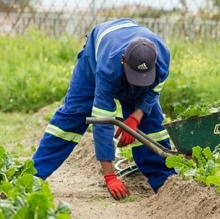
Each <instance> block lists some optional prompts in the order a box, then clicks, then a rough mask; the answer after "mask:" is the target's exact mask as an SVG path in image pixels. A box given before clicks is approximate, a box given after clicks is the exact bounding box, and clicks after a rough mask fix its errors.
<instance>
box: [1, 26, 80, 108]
mask: <svg viewBox="0 0 220 219" xmlns="http://www.w3.org/2000/svg"><path fill="white" fill-rule="evenodd" d="M79 48H80V43H79V41H76V40H74V39H73V38H71V37H68V36H63V37H62V38H61V39H59V40H58V39H54V38H50V37H48V36H46V35H45V34H44V33H41V32H39V31H37V30H35V29H29V30H28V31H27V33H25V35H24V36H16V37H12V36H11V37H8V36H1V37H0V51H1V53H0V66H1V68H0V95H1V98H0V111H4V112H12V111H20V112H33V111H37V110H38V109H39V108H41V107H43V106H45V105H48V104H50V103H53V102H54V101H56V100H61V99H62V97H63V96H64V94H65V92H66V89H67V86H68V84H69V78H70V75H71V72H72V68H73V66H74V63H75V61H76V55H77V52H78V51H79Z"/></svg>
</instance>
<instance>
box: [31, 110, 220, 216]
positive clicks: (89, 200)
mask: <svg viewBox="0 0 220 219" xmlns="http://www.w3.org/2000/svg"><path fill="white" fill-rule="evenodd" d="M47 113H48V109H47V108H44V109H42V110H41V111H40V112H38V113H37V114H35V115H34V118H35V119H37V120H38V122H39V123H40V124H41V127H43V128H42V130H38V133H37V134H36V135H35V134H34V135H32V141H35V142H36V141H39V138H40V135H42V132H43V129H44V128H45V127H46V124H47V122H46V121H45V120H44V119H43V118H44V116H45V114H47ZM123 180H124V181H125V183H126V185H127V187H128V189H129V191H130V193H131V198H129V199H127V200H126V201H120V202H118V201H115V200H113V199H112V198H111V196H110V195H109V193H108V191H107V189H106V187H105V186H104V183H103V178H102V175H101V169H100V166H99V163H98V162H97V161H96V159H95V154H94V148H93V143H92V135H91V134H89V133H87V134H86V135H85V136H84V137H83V139H82V141H81V142H80V144H79V145H78V146H77V147H76V148H75V149H74V151H73V153H72V154H71V155H70V157H69V158H68V159H67V160H66V161H65V162H64V163H63V165H62V166H61V167H60V168H59V169H58V170H57V171H56V172H55V173H54V174H53V175H52V176H50V177H49V179H48V181H49V183H50V186H51V188H52V191H53V192H54V194H55V199H56V202H58V201H60V200H63V201H66V202H68V203H69V204H70V206H71V209H72V216H73V218H75V219H104V218H105V219H115V218H117V219H134V218H135V219H136V218H137V219H145V218H146V219H148V218H149V219H161V218H169V219H177V218H178V219H188V218H189V219H194V218H195V219H197V218H198V219H209V218H213V219H217V218H220V195H217V194H216V193H215V192H214V191H213V189H212V188H208V187H204V186H202V185H200V184H198V183H196V182H193V181H185V180H183V179H181V178H180V177H178V176H175V177H171V178H170V179H169V180H167V182H166V183H165V185H164V186H163V187H162V188H161V189H160V190H159V192H158V194H154V193H153V192H152V190H151V189H150V187H149V185H147V182H146V179H145V178H144V177H143V176H142V175H141V174H139V173H136V174H134V175H131V176H128V177H125V178H124V179H123Z"/></svg>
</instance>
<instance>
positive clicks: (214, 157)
mask: <svg viewBox="0 0 220 219" xmlns="http://www.w3.org/2000/svg"><path fill="white" fill-rule="evenodd" d="M166 165H167V167H168V168H174V169H175V170H176V171H177V173H179V174H180V175H181V176H183V177H185V178H193V179H195V180H196V181H197V182H201V183H203V184H205V185H213V186H215V188H216V191H217V192H220V145H218V146H216V148H215V150H214V151H213V152H212V151H211V150H210V148H209V147H206V148H205V149H202V148H200V147H199V146H196V147H193V149H192V159H186V158H185V157H184V155H177V156H170V157H167V158H166Z"/></svg>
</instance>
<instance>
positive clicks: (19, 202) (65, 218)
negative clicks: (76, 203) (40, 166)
mask: <svg viewBox="0 0 220 219" xmlns="http://www.w3.org/2000/svg"><path fill="white" fill-rule="evenodd" d="M35 173H36V170H35V169H34V165H33V161H32V160H26V161H24V162H20V161H19V160H18V159H16V158H15V157H13V156H12V155H10V154H8V153H7V152H6V151H5V149H4V148H3V147H0V218H1V219H49V218H50V219H70V218H71V217H70V214H71V212H70V209H69V207H68V205H67V204H66V203H64V202H61V203H60V204H59V205H58V207H57V208H55V206H54V204H53V199H54V198H53V194H52V193H51V191H50V188H49V185H48V183H47V182H44V181H43V180H42V179H40V178H38V177H35V176H34V174H35Z"/></svg>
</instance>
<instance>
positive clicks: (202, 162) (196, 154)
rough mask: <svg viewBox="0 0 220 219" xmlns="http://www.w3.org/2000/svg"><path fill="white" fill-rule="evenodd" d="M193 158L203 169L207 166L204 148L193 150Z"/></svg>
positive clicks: (194, 148)
mask: <svg viewBox="0 0 220 219" xmlns="http://www.w3.org/2000/svg"><path fill="white" fill-rule="evenodd" d="M192 157H193V159H194V160H195V161H196V162H197V165H198V167H203V166H205V164H206V159H205V158H204V156H203V154H202V148H200V147H199V146H196V147H193V148H192Z"/></svg>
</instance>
